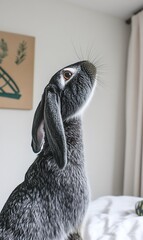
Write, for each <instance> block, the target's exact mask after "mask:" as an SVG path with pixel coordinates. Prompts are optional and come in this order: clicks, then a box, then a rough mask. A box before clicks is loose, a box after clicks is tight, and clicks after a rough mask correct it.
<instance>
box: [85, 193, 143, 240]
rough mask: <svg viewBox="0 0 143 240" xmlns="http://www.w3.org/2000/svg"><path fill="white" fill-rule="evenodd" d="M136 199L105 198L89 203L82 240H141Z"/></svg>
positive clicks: (142, 226)
mask: <svg viewBox="0 0 143 240" xmlns="http://www.w3.org/2000/svg"><path fill="white" fill-rule="evenodd" d="M140 200H143V199H141V198H137V197H126V196H121V197H113V196H107V197H102V198H99V199H97V200H96V201H94V202H91V203H90V205H89V209H88V212H87V216H86V220H85V224H84V226H83V236H84V237H83V239H84V240H129V239H130V240H143V217H139V216H138V215H137V214H136V213H135V205H136V203H137V202H138V201H140Z"/></svg>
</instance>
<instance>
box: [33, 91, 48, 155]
mask: <svg viewBox="0 0 143 240" xmlns="http://www.w3.org/2000/svg"><path fill="white" fill-rule="evenodd" d="M44 103H45V91H44V93H43V96H42V100H41V102H40V103H39V105H38V107H37V109H36V111H35V115H34V120H33V125H32V143H31V146H32V149H33V151H34V152H35V153H38V152H40V150H41V148H42V145H43V140H44V121H43V120H44V114H43V112H44Z"/></svg>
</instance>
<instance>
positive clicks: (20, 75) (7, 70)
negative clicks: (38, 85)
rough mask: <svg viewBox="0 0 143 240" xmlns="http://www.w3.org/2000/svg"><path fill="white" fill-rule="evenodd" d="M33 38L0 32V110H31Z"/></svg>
mask: <svg viewBox="0 0 143 240" xmlns="http://www.w3.org/2000/svg"><path fill="white" fill-rule="evenodd" d="M34 45H35V38H34V37H31V36H25V35H20V34H15V33H6V32H0V108H15V109H32V100H33V75H34Z"/></svg>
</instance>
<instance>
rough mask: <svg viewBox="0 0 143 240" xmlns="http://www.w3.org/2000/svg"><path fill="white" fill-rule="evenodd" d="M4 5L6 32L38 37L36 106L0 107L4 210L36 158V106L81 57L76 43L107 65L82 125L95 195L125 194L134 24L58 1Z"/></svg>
mask: <svg viewBox="0 0 143 240" xmlns="http://www.w3.org/2000/svg"><path fill="white" fill-rule="evenodd" d="M0 7H1V14H0V30H1V31H9V32H15V33H21V34H26V35H32V36H35V37H36V46H35V48H36V49H35V72H34V100H33V101H34V106H33V110H31V111H21V110H8V109H0V209H1V208H2V206H3V204H4V202H5V201H6V199H7V198H8V196H9V194H10V193H11V191H12V190H13V189H14V188H15V187H16V186H17V185H18V183H20V182H21V181H22V180H23V178H24V174H25V172H26V170H27V168H28V167H29V166H30V164H31V163H32V162H33V160H34V158H35V155H34V154H33V153H32V150H31V146H30V144H31V124H32V118H33V114H34V110H35V108H36V106H37V104H38V102H39V100H40V97H41V94H42V91H43V88H44V86H45V85H46V84H47V82H48V81H49V79H50V77H51V76H52V74H54V73H55V72H56V71H57V70H59V69H60V68H61V67H64V66H65V65H68V64H70V63H73V62H75V61H77V60H78V59H77V57H76V54H75V51H74V48H73V45H75V48H76V50H77V52H78V53H79V55H82V54H81V50H80V49H82V53H83V54H84V56H87V55H88V54H87V52H88V53H89V49H90V48H92V49H93V51H92V54H91V55H92V57H97V56H98V57H99V56H101V57H102V58H101V60H100V63H101V64H102V63H104V64H105V66H106V70H105V69H104V68H103V69H102V70H103V71H105V73H104V74H102V75H101V79H102V82H103V85H104V86H103V87H98V89H97V91H96V94H95V96H94V97H93V100H92V102H91V105H90V107H89V108H88V110H87V111H86V114H85V116H84V124H83V130H84V139H85V156H86V164H87V170H88V175H89V181H90V185H91V189H92V195H93V198H95V197H97V196H100V195H104V194H121V191H122V177H123V153H124V102H125V67H126V52H127V44H128V33H129V29H128V28H129V27H128V26H126V25H125V24H124V22H123V21H122V20H120V19H117V18H113V17H110V16H108V15H102V14H101V13H97V12H93V11H89V10H85V9H82V8H80V7H76V6H74V5H70V4H67V3H64V2H63V1H59V0H57V1H55V0H11V1H9V0H0ZM90 57H91V56H90ZM92 57H91V58H92Z"/></svg>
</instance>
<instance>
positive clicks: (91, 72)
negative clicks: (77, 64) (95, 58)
mask: <svg viewBox="0 0 143 240" xmlns="http://www.w3.org/2000/svg"><path fill="white" fill-rule="evenodd" d="M81 68H82V69H83V70H84V71H85V72H86V73H87V74H88V76H89V77H90V79H91V80H95V77H96V67H95V66H94V65H93V64H92V63H91V62H89V61H83V63H82V65H81Z"/></svg>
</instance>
